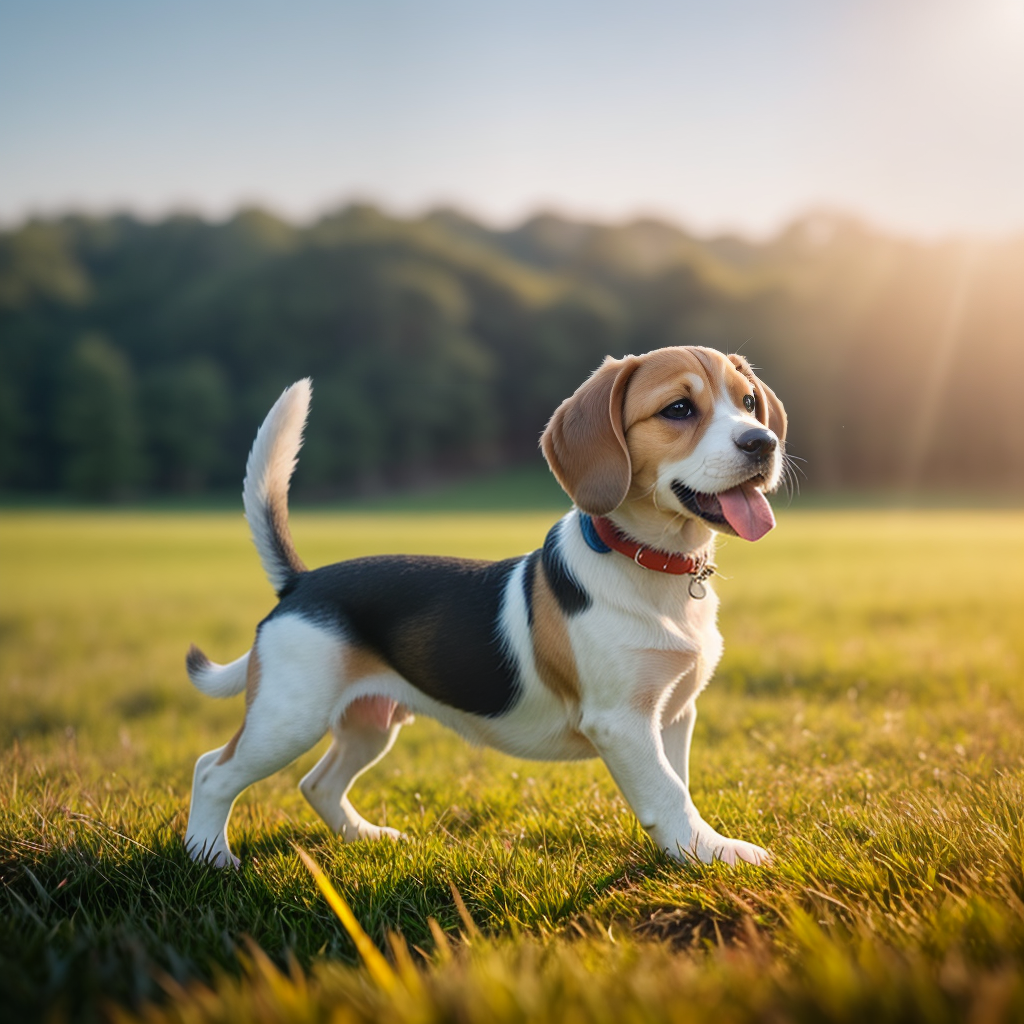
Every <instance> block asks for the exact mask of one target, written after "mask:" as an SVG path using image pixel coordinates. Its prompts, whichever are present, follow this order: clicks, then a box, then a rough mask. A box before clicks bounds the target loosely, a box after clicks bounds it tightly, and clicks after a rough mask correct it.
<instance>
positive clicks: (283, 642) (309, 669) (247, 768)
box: [185, 623, 340, 867]
mask: <svg viewBox="0 0 1024 1024" xmlns="http://www.w3.org/2000/svg"><path fill="white" fill-rule="evenodd" d="M339 664H340V661H339V655H338V648H337V642H336V641H334V640H333V639H331V638H330V637H324V636H323V635H322V634H319V635H318V631H317V630H315V629H314V628H312V627H304V626H301V624H299V625H296V624H294V623H292V624H287V623H285V624H280V625H275V626H273V628H269V627H264V629H263V631H262V632H261V636H260V639H259V641H258V646H256V647H253V651H252V654H251V655H250V657H249V677H250V678H249V685H248V690H247V694H246V703H247V704H248V707H247V709H246V716H245V721H244V722H243V723H242V727H241V729H239V731H238V733H237V734H236V735H235V737H234V738H233V739H232V740H231V741H230V742H229V743H227V744H226V745H225V746H223V747H221V748H219V749H218V750H211V751H210V752H209V753H207V754H203V756H202V757H201V758H199V760H198V761H197V762H196V768H195V773H194V775H193V780H192V803H191V807H190V808H189V816H188V830H187V833H186V837H185V845H186V847H187V848H188V851H189V853H190V855H191V856H192V857H193V859H196V860H207V861H210V862H211V863H213V864H215V865H217V866H219V867H223V866H226V865H228V864H235V865H237V864H238V859H237V858H236V857H235V856H234V855H233V854H232V852H231V848H230V846H229V845H228V837H227V822H228V817H229V816H230V814H231V808H232V806H233V805H234V802H235V800H236V799H237V798H238V795H239V794H240V793H241V792H242V791H243V790H244V789H246V788H248V787H249V786H251V785H252V784H253V783H254V782H258V781H259V780H260V779H264V778H266V777H267V776H268V775H272V774H273V773H274V772H276V771H279V770H280V769H282V768H284V767H285V766H286V765H288V764H290V763H291V762H292V761H294V760H295V758H297V757H299V756H300V755H302V754H304V753H305V752H306V751H307V750H309V748H310V747H312V746H313V745H314V744H315V743H316V742H317V741H318V740H319V739H320V737H321V736H323V735H324V733H325V732H327V731H328V729H329V728H330V723H331V719H332V717H333V715H334V702H335V701H336V699H337V694H338V666H339Z"/></svg>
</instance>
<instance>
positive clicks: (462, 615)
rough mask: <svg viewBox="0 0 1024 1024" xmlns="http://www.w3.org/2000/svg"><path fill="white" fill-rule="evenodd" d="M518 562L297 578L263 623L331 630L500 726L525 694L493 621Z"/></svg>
mask: <svg viewBox="0 0 1024 1024" xmlns="http://www.w3.org/2000/svg"><path fill="white" fill-rule="evenodd" d="M520 561H521V559H518V558H512V559H507V560H505V561H502V562H477V561H471V560H468V559H461V558H437V557H430V556H414V555H379V556H373V557H370V558H355V559H353V560H352V561H349V562H339V563H337V564H336V565H328V566H324V567H323V568H321V569H314V570H312V571H311V572H307V573H304V574H303V575H302V576H300V577H298V578H297V579H296V581H295V583H294V585H293V587H292V589H291V590H290V591H289V592H288V593H287V594H286V595H285V596H284V597H283V598H282V599H281V602H280V604H278V606H277V607H276V608H275V609H274V611H273V612H271V614H270V616H269V618H274V617H276V616H278V615H283V614H287V613H297V614H299V615H301V616H303V617H304V618H307V619H310V620H312V621H315V622H327V623H329V624H330V625H332V626H335V627H336V628H338V629H339V630H340V631H341V632H342V634H343V635H344V636H345V637H346V638H347V639H348V640H349V641H350V642H352V643H354V644H355V645H356V646H358V647H362V648H364V649H367V650H370V651H372V652H373V653H375V654H377V655H378V656H379V657H380V658H381V659H382V660H383V661H385V662H387V663H388V664H389V665H390V666H391V667H392V668H394V670H395V671H396V672H398V673H399V674H400V675H401V676H403V677H404V678H405V679H407V680H408V681H409V682H410V683H412V685H413V686H415V687H416V688H417V689H419V690H421V691H422V692H423V693H425V694H426V695H427V696H429V697H432V698H433V699H434V700H438V701H440V702H441V703H442V704H447V705H448V706H449V707H453V708H458V709H459V710H460V711H468V712H471V713H473V714H477V715H483V716H486V717H496V716H498V715H501V714H503V713H505V712H507V711H509V710H511V708H512V707H514V706H515V704H516V702H517V700H518V699H519V696H520V693H521V684H520V680H519V667H518V665H517V662H516V659H515V657H514V656H513V655H512V653H511V652H510V651H509V650H508V648H507V644H506V643H505V641H504V639H503V638H502V636H501V633H500V630H499V625H498V617H499V615H500V612H501V607H502V599H503V597H504V594H505V591H506V589H507V584H508V579H509V576H510V575H511V573H512V571H513V570H514V569H515V567H516V565H517V564H518V563H519V562H520Z"/></svg>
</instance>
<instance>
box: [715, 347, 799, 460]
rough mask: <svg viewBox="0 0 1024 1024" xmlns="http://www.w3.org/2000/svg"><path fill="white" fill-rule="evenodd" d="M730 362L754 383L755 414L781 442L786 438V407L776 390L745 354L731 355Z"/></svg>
mask: <svg viewBox="0 0 1024 1024" xmlns="http://www.w3.org/2000/svg"><path fill="white" fill-rule="evenodd" d="M729 362H730V363H732V365H733V366H735V367H736V369H737V370H739V371H740V373H742V374H743V376H744V377H747V378H748V379H749V380H750V383H751V384H753V385H754V399H755V401H756V402H757V405H756V406H755V408H754V415H755V416H757V418H758V419H759V420H760V421H761V422H762V423H763V424H764V425H765V426H766V427H767V428H768V429H769V430H771V431H773V432H774V434H775V436H776V437H777V438H778V439H779V443H780V444H781V443H782V442H784V441H785V440H786V424H787V422H788V420H787V418H786V409H785V407H784V406H783V404H782V402H780V401H779V399H778V398H777V397H776V395H775V392H774V391H772V389H771V388H770V387H768V385H767V384H765V382H764V381H763V380H761V379H760V378H759V377H758V376H757V374H755V373H754V371H753V370H752V369H751V368H750V363H748V362H747V361H746V359H744V358H743V356H738V355H731V356H729Z"/></svg>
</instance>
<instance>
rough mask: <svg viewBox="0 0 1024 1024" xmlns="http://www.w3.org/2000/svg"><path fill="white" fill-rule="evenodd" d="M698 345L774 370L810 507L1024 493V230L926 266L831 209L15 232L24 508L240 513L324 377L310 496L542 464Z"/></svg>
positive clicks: (49, 227)
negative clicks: (604, 395) (263, 451)
mask: <svg viewBox="0 0 1024 1024" xmlns="http://www.w3.org/2000/svg"><path fill="white" fill-rule="evenodd" d="M676 344H700V345H711V346H714V347H716V348H720V349H724V350H727V351H736V350H740V351H742V352H743V353H744V355H746V356H747V357H748V358H749V359H750V361H751V362H752V363H753V364H754V365H755V366H757V367H759V368H761V370H762V375H763V376H764V379H765V380H766V381H767V382H768V383H769V384H770V385H771V386H772V387H773V388H774V389H775V390H776V391H777V392H778V393H779V395H780V396H781V397H782V398H783V400H784V401H785V403H786V407H787V409H788V410H789V413H790V417H791V420H790V422H791V435H790V446H789V447H790V451H791V452H792V453H794V454H795V455H798V456H800V457H802V458H803V459H805V460H806V463H805V464H804V465H805V471H806V474H807V481H806V485H805V486H807V487H809V488H813V489H816V490H850V489H853V488H864V487H869V488H872V489H882V488H888V489H902V490H905V491H907V492H908V493H909V492H913V491H922V490H943V491H947V492H948V491H951V490H959V491H964V490H971V489H976V490H979V491H983V492H985V493H990V492H997V491H1009V490H1013V491H1019V490H1021V489H1022V488H1024V412H1022V409H1024V405H1022V400H1021V391H1022V386H1024V235H1022V236H1018V237H1015V238H1010V239H1006V240H1003V241H989V242H977V241H965V240H958V241H949V242H944V243H932V244H924V243H920V242H914V241H909V240H906V239H900V238H895V237H891V236H888V235H885V234H883V233H880V232H877V231H874V230H872V229H869V228H868V227H866V226H864V225H862V224H860V223H858V222H857V221H855V220H853V219H850V218H845V217H842V216H837V215H824V214H819V215H814V216H808V217H805V218H803V219H801V220H799V221H797V222H795V223H793V224H792V225H791V226H789V227H788V228H787V229H786V230H784V231H782V232H781V233H780V234H778V235H777V236H776V237H774V238H771V239H769V240H767V241H764V242H752V241H749V240H744V239H742V238H739V237H731V236H723V237H716V238H699V237H695V236H693V235H690V234H688V233H687V232H685V231H683V230H680V229H679V228H676V227H673V226H670V225H668V224H664V223H660V222H657V221H654V220H638V221H635V222H632V223H629V224H625V225H620V226H601V225H594V224H587V223H580V222H574V221H571V220H568V219H564V218H561V217H558V216H554V215H542V216H537V217H535V218H533V219H531V220H528V221H527V222H525V223H523V224H522V225H520V226H518V227H516V228H514V229H512V230H493V229H490V228H488V227H485V226H484V225H482V224H479V223H476V222H474V221H473V220H471V219H468V218H466V217H464V216H462V215H460V214H459V213H457V212H454V211H451V210H440V211H435V212H433V213H431V214H428V215H426V216H424V217H421V218H415V219H398V218H394V217H390V216H388V215H386V214H385V213H383V212H381V211H379V210H377V209H374V208H372V207H367V206H351V207H348V208H346V209H343V210H341V211H340V212H337V213H335V214H332V215H330V216H327V217H324V218H323V219H321V220H320V221H318V222H317V223H315V224H312V225H308V226H303V227H298V226H294V225H291V224H289V223H286V222H285V221H282V220H280V219H277V218H275V217H274V216H272V215H270V214H268V213H266V212H263V211H260V210H246V211H243V212H240V213H239V214H238V215H237V216H235V217H234V218H233V219H231V220H229V221H227V222H224V223H211V222H208V221H204V220H202V219H199V218H196V217H189V216H175V217H171V218H168V219H166V220H163V221H160V222H158V223H148V222H143V221H141V220H138V219H134V218H132V217H129V216H113V217H103V218H92V217H84V216H68V217H64V218H60V219H50V220H33V221H30V222H27V223H25V224H23V225H21V226H18V227H16V228H13V229H10V230H7V231H4V232H0V490H2V492H3V493H5V494H7V495H12V494H17V493H21V494H25V495H38V496H42V495H46V494H53V495H67V496H73V497H77V498H84V499H90V500H107V499H116V498H126V497H128V498H130V497H137V496H145V495H167V494H176V493H177V494H187V493H192V494H201V493H208V492H214V491H220V492H223V491H226V490H229V489H230V490H232V491H234V490H237V489H238V487H239V486H240V482H241V476H242V472H243V467H244V463H245V456H246V453H247V451H248V448H249V445H250V444H251V442H252V438H253V435H254V432H255V430H256V427H257V426H258V424H259V422H260V420H261V419H262V417H263V415H264V414H265V413H266V411H267V409H268V408H269V406H270V405H271V403H272V402H273V401H274V399H275V398H276V397H277V395H278V394H279V393H280V391H281V390H282V389H283V388H284V387H285V386H286V385H287V384H289V383H291V382H292V381H293V380H295V379H297V378H299V377H302V376H306V375H310V376H312V377H313V380H314V402H313V413H312V419H311V427H310V431H309V437H308V441H307V446H306V448H305V450H304V452H303V456H302V460H301V462H300V468H299V471H298V474H297V477H296V490H297V491H298V492H299V494H300V495H304V496H306V497H308V498H322V497H333V496H341V495H345V494H352V493H359V492H366V491H370V490H380V489H387V488H394V487H398V486H404V485H408V484H410V483H416V482H423V481H428V480H433V479H439V478H445V477H455V476H458V475H461V474H468V473H471V472H473V471H475V470H478V469H480V468H484V467H490V468H494V467H500V466H507V465H512V464H520V463H522V462H524V461H526V460H529V459H535V460H536V459H539V458H540V456H539V455H538V454H537V439H538V435H539V433H540V431H541V429H542V428H543V426H544V423H545V422H546V420H547V418H548V416H549V415H550V414H551V412H552V410H553V409H554V408H555V406H556V405H557V404H558V402H559V401H561V400H562V399H563V398H564V397H565V396H566V395H568V394H570V393H571V392H572V391H573V390H574V389H575V388H576V387H577V386H578V385H579V384H580V383H581V382H582V380H583V379H584V378H585V377H586V376H587V374H588V373H589V372H590V371H591V370H592V369H594V367H596V366H597V365H598V363H599V362H600V361H601V359H602V358H603V357H604V356H605V355H606V354H608V353H611V354H615V355H621V354H623V353H626V352H643V351H646V350H648V349H652V348H656V347H658V346H662V345H676Z"/></svg>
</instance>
